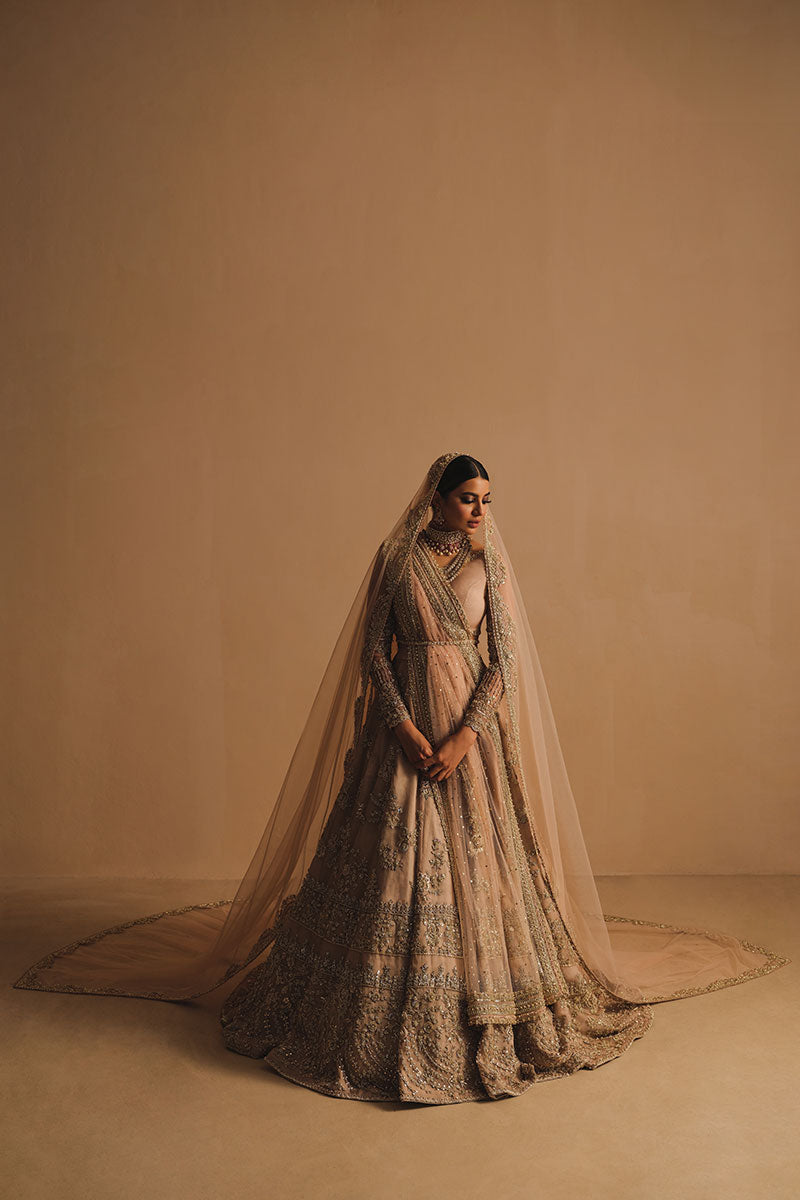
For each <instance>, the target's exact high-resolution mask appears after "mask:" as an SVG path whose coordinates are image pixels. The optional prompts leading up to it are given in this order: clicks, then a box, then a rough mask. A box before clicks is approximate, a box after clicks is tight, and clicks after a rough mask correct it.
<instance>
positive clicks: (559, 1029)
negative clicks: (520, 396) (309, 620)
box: [14, 453, 788, 1104]
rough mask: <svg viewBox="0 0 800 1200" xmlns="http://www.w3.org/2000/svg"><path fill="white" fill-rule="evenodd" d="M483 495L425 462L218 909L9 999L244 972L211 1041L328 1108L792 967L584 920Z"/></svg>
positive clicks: (550, 732)
mask: <svg viewBox="0 0 800 1200" xmlns="http://www.w3.org/2000/svg"><path fill="white" fill-rule="evenodd" d="M491 503H492V494H491V484H490V480H489V476H488V472H487V471H486V469H485V468H484V466H483V465H482V464H481V463H480V462H479V461H478V460H477V459H475V458H472V457H471V456H469V455H466V454H457V453H448V454H444V455H442V456H441V457H439V458H437V459H436V461H435V462H434V463H433V465H432V466H431V467H430V469H429V471H428V472H427V473H426V476H425V478H424V479H423V481H422V483H421V484H420V486H419V487H418V488H417V491H416V493H415V494H414V496H413V497H412V499H411V501H410V503H409V504H408V505H407V507H406V508H405V509H404V511H403V513H402V514H401V516H400V517H399V519H398V520H397V521H396V523H395V525H394V527H393V529H392V530H391V531H390V533H389V534H388V536H387V537H386V538H385V539H384V540H383V542H382V543H381V545H380V547H379V548H378V551H377V552H376V554H375V555H374V557H373V560H372V562H371V563H370V565H369V568H368V570H367V572H366V575H365V576H364V579H363V581H362V584H361V587H360V588H359V591H358V594H357V596H356V598H355V601H354V603H353V606H352V609H351V611H350V614H349V616H348V618H347V620H346V622H345V625H344V628H343V629H342V632H341V634H340V637H339V640H338V642H337V645H336V648H335V650H334V653H333V656H332V658H331V661H330V663H329V665H328V668H327V670H326V672H325V676H324V678H323V680H322V684H321V686H320V689H319V691H318V693H317V697H316V700H315V701H314V704H313V705H312V708H311V712H310V714H309V717H308V720H307V723H306V726H305V728H304V730H303V734H302V736H301V738H300V741H299V743H298V745H297V748H296V749H295V752H294V755H293V758H292V760H291V763H290V766H289V769H288V771H287V774H286V778H285V780H284V783H283V786H282V788H281V791H280V794H279V796H278V799H277V802H276V804H275V807H274V809H273V812H272V814H271V816H270V819H269V822H268V824H267V828H266V830H265V832H264V835H263V837H262V840H261V843H260V845H259V846H258V848H257V850H256V853H255V855H254V857H253V859H252V861H251V863H250V866H249V867H248V869H247V871H246V873H245V875H244V877H243V879H242V881H241V883H240V885H239V887H238V890H237V893H236V896H235V897H234V898H233V900H217V901H211V902H209V903H208V904H204V905H193V906H187V907H186V908H182V909H175V910H171V911H168V912H163V913H156V914H153V915H151V916H147V917H140V918H137V919H135V920H133V921H129V922H127V923H126V924H124V925H121V926H115V927H112V928H110V929H105V930H101V931H100V932H99V933H96V934H93V935H91V936H90V937H87V938H82V939H80V940H79V941H77V942H74V943H72V944H71V945H70V946H66V947H64V948H63V949H62V950H58V951H55V952H53V953H51V954H49V955H47V956H45V958H43V959H42V960H40V961H39V962H38V963H36V964H34V966H32V967H31V968H29V970H28V971H26V972H25V974H24V975H23V976H22V977H21V979H19V980H18V981H17V983H16V984H15V985H14V986H16V987H23V988H32V989H37V990H44V991H61V992H82V993H94V994H104V995H118V996H144V997H147V998H151V999H161V1000H187V999H192V998H194V997H196V996H199V995H203V994H205V993H207V992H210V991H213V990H214V989H215V988H217V987H219V986H220V985H221V984H223V983H225V982H226V981H228V980H230V979H231V978H233V977H234V976H239V979H238V981H237V983H236V985H235V987H234V989H233V990H232V991H231V992H230V993H229V995H228V996H227V998H226V999H225V1000H224V1002H223V1004H222V1007H221V1013H220V1019H221V1027H222V1035H223V1038H224V1041H225V1045H226V1046H227V1047H228V1048H229V1049H231V1050H233V1051H236V1052H238V1053H240V1054H245V1055H249V1056H251V1057H253V1058H261V1059H264V1060H265V1061H266V1062H267V1063H268V1064H269V1065H270V1066H271V1067H272V1068H273V1069H274V1070H276V1071H277V1072H279V1073H280V1074H281V1075H283V1076H285V1077H287V1078H288V1079H291V1080H293V1081H295V1082H297V1083H299V1084H303V1085H305V1086H307V1087H310V1088H314V1089H316V1090H317V1091H320V1092H324V1093H327V1094H328V1095H331V1096H339V1097H346V1098H349V1099H356V1100H398V1099H399V1100H402V1101H411V1102H416V1103H426V1104H448V1103H455V1102H459V1101H465V1100H471V1099H481V1098H484V1099H485V1098H487V1097H489V1098H493V1099H494V1098H500V1097H503V1096H516V1095H519V1094H521V1093H522V1092H524V1091H526V1090H527V1089H528V1088H529V1087H530V1086H531V1085H532V1084H533V1083H534V1082H535V1081H536V1080H540V1079H549V1078H555V1077H558V1076H564V1075H567V1074H570V1073H572V1072H574V1071H576V1070H578V1069H580V1068H583V1067H588V1068H593V1067H597V1066H599V1065H601V1064H602V1063H606V1062H608V1061H610V1060H611V1059H613V1058H616V1057H618V1056H619V1055H620V1054H622V1053H623V1052H624V1051H625V1050H626V1049H627V1048H628V1047H629V1046H630V1044H631V1043H632V1042H633V1041H634V1040H635V1039H636V1038H639V1037H641V1036H642V1034H644V1033H645V1032H646V1030H647V1029H648V1028H649V1026H650V1024H651V1022H652V1019H653V1014H652V1008H651V1006H652V1005H653V1004H654V1003H657V1002H661V1001H666V1000H674V999H678V998H680V997H683V996H691V995H697V994H699V993H701V992H708V991H713V990H715V989H716V988H719V987H725V986H728V985H730V984H736V983H741V982H744V981H745V980H748V979H752V978H755V977H757V976H759V975H763V974H766V973H767V972H769V971H772V970H774V969H775V968H776V967H780V966H782V965H783V964H784V963H785V962H787V961H788V960H787V959H785V958H781V957H779V956H777V955H774V954H771V953H770V952H768V951H766V950H763V949H761V948H760V947H758V946H754V945H751V944H749V943H747V942H742V941H740V940H738V939H736V938H734V937H731V936H729V935H726V934H722V933H717V932H713V931H709V930H699V929H684V928H677V927H674V926H670V925H666V924H661V923H654V922H649V921H642V920H637V919H635V918H627V917H616V916H609V915H607V914H605V913H604V912H603V910H602V908H601V905H600V901H599V897H598V895H597V890H596V886H595V881H594V877H593V875H592V871H591V868H590V865H589V861H588V858H587V855H586V849H585V846H584V842H583V837H582V834H581V830H580V823H579V821H578V817H577V812H576V808H575V802H574V799H573V796H572V792H571V788H570V784H569V780H568V778H567V773H566V768H565V766H564V762H563V758H562V755H561V750H560V747H559V743H558V736H557V733H556V728H555V723H554V720H553V714H552V710H551V708H550V704H549V699H548V696H547V690H546V687H545V682H544V679H543V676H542V672H541V667H540V664H539V659H538V655H537V653H536V648H535V645H534V641H533V637H532V634H531V631H530V626H529V624H528V620H527V616H526V613H525V606H524V601H523V598H522V595H521V593H520V591H519V587H518V584H517V581H516V577H515V575H514V571H513V568H512V565H511V560H510V557H509V554H508V551H507V549H506V547H505V545H504V543H503V540H502V537H501V535H500V531H499V528H498V523H497V521H496V520H495V519H494V516H493V514H492V513H491V511H490V505H491ZM484 638H485V648H486V658H484V657H483V655H482V653H481V646H482V641H483V639H484ZM395 646H396V650H395ZM393 651H395V652H394V653H393ZM487 659H488V661H487ZM248 967H249V970H245V969H246V968H248Z"/></svg>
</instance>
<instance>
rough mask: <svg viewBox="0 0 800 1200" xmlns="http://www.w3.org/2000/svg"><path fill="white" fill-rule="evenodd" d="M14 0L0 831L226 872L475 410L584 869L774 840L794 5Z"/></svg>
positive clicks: (478, 445)
mask: <svg viewBox="0 0 800 1200" xmlns="http://www.w3.org/2000/svg"><path fill="white" fill-rule="evenodd" d="M3 19H4V25H5V28H4V31H3V37H2V45H3V51H2V56H3V78H4V81H5V86H6V92H7V95H6V104H5V105H4V121H5V123H6V149H5V152H4V162H5V166H6V172H5V174H6V183H7V185H9V186H8V187H7V190H6V193H5V198H4V201H3V204H4V207H5V211H4V214H3V231H4V238H5V239H6V246H5V250H4V263H5V268H4V274H5V290H6V293H7V296H6V308H5V317H4V321H3V331H2V337H3V340H4V342H5V366H4V369H3V389H4V394H5V399H4V419H3V430H4V436H3V462H2V484H3V508H2V521H3V525H4V531H5V539H6V540H5V551H4V561H5V564H6V570H5V582H4V585H3V587H4V606H5V611H6V621H5V635H4V637H5V651H4V655H5V665H4V668H3V679H4V701H3V712H2V738H3V742H4V746H3V761H4V764H5V767H4V779H5V782H4V807H5V819H4V820H5V831H4V838H3V862H2V868H3V869H4V870H5V871H6V872H8V873H10V874H28V873H32V874H42V875H47V874H76V875H78V874H91V875H105V874H121V875H132V876H140V875H141V876H160V875H177V876H186V877H192V876H201V875H202V876H217V877H226V876H227V877H231V876H238V875H239V874H240V873H241V872H242V871H243V869H244V867H245V866H246V864H247V862H248V861H249V858H250V854H251V852H252V851H253V849H254V848H255V843H256V840H257V838H258V836H259V835H260V833H261V831H262V829H263V826H264V824H265V822H266V819H267V816H268V813H269V810H270V806H271V804H272V802H273V799H274V797H275V795H276V793H277V789H278V787H279V785H280V782H281V780H282V778H283V774H284V771H285V769H286V767H287V765H288V761H289V758H290V755H291V752H292V750H293V747H294V743H295V740H296V738H297V736H298V734H299V732H300V729H301V727H302V724H303V720H304V717H305V714H306V711H307V708H308V706H309V704H310V702H311V700H312V698H313V696H314V694H315V691H316V687H317V684H318V682H319V679H320V676H321V674H322V671H323V669H324V666H325V664H326V662H327V659H328V656H329V654H330V651H331V649H332V646H333V642H334V640H335V637H336V634H337V633H338V630H339V628H340V626H341V624H342V622H343V620H344V617H345V615H346V612H347V610H348V608H349V605H350V602H351V600H352V597H353V594H354V592H355V589H356V586H357V584H358V582H359V580H360V579H361V576H362V574H363V571H364V570H365V568H366V565H367V563H368V561H369V558H370V557H371V555H372V553H373V551H374V549H375V546H376V543H377V540H378V539H379V538H380V536H382V534H383V532H384V531H385V529H386V527H387V526H388V525H389V524H390V523H391V521H392V520H393V519H394V517H395V516H396V514H397V512H398V511H399V508H400V507H401V506H402V505H403V504H404V503H405V502H406V500H407V498H408V497H409V495H410V494H411V492H412V490H413V488H414V487H415V486H416V484H417V482H418V480H419V478H420V476H421V474H422V471H423V470H424V469H425V467H426V466H427V465H428V463H429V462H430V461H431V460H432V459H433V458H434V457H436V455H438V454H439V453H441V452H442V451H444V450H447V449H455V450H468V451H470V452H472V453H474V454H476V455H478V456H479V457H480V458H481V459H483V461H484V462H485V463H486V465H487V466H488V468H489V470H490V472H491V474H492V478H493V483H494V487H495V501H496V509H495V511H496V513H497V515H498V517H500V518H501V519H502V522H503V527H504V530H505V533H506V538H507V541H508V544H509V546H510V548H511V550H512V553H513V555H514V559H515V563H516V566H517V571H518V574H519V576H520V578H521V581H522V582H523V584H524V586H525V589H526V593H527V596H528V602H529V613H530V617H531V622H532V625H533V628H534V633H535V635H536V637H537V641H538V645H539V651H540V654H541V658H542V662H543V666H544V670H545V675H546V678H547V680H548V683H549V687H550V691H551V698H552V702H553V707H554V710H555V714H556V719H557V722H558V725H559V729H560V733H561V737H562V743H563V748H564V753H565V757H566V761H567V764H568V767H569V770H570V776H571V779H572V784H573V788H574V790H575V794H576V798H577V800H578V804H579V806H580V809H581V812H582V816H583V820H584V827H585V831H586V836H587V841H588V844H589V848H590V853H591V856H592V859H593V862H594V865H595V868H596V869H597V870H598V871H599V872H608V873H614V872H623V873H624V872H785V871H792V870H797V869H798V867H800V853H798V832H800V806H798V803H797V798H798V776H799V775H800V771H799V770H798V768H799V767H800V761H799V759H800V749H799V747H800V739H798V738H797V735H796V730H797V722H798V704H797V700H798V676H799V672H798V662H799V661H800V637H799V636H798V622H797V612H798V582H800V562H799V561H798V543H797V525H796V517H797V513H798V495H797V489H798V473H797V469H796V459H797V449H798V441H797V437H798V423H799V421H800V418H799V415H798V389H797V378H798V368H799V367H800V361H799V360H800V355H799V353H798V344H799V343H798V337H797V334H798V328H797V327H798V315H799V313H800V307H799V306H798V299H799V296H798V292H799V291H800V268H799V266H798V251H799V250H800V225H799V224H798V220H797V214H798V212H800V155H798V153H797V147H798V124H799V123H800V6H798V5H796V4H791V3H786V4H777V3H776V4H764V3H763V2H761V0H752V2H739V0H724V2H723V0H720V2H719V3H705V2H703V0H692V2H689V0H687V2H685V3H680V2H676V0H669V2H667V0H665V2H664V3H655V2H654V3H646V2H642V0H640V2H638V3H624V2H613V0H605V2H593V3H588V2H587V3H575V2H569V0H551V2H549V3H535V2H521V3H517V4H513V3H507V2H500V3H493V4H485V3H483V2H474V3H465V2H464V0H459V2H455V0H454V2H453V3H450V4H445V3H437V2H422V0H421V2H418V3H407V4H403V5H400V4H395V3H389V2H388V0H386V2H385V3H381V2H378V3H375V2H368V0H363V2H349V3H345V2H341V3H339V2H334V3H331V2H330V0H324V2H319V3H313V4H312V3H297V2H294V0H292V2H289V0H285V2H284V3H282V4H277V3H249V2H238V3H231V4H222V3H210V2H208V3H201V2H197V3H194V4H192V3H190V4H185V3H180V4H179V3H176V2H174V0H167V2H164V0H158V2H156V0H152V2H150V3H140V4H136V5H130V4H127V3H124V2H123V0H119V2H116V3H86V2H82V0H71V2H70V3H69V4H61V3H55V2H52V3H32V4H31V3H10V4H6V5H4V18H3Z"/></svg>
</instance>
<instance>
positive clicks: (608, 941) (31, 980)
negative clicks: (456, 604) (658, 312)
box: [14, 452, 788, 1003]
mask: <svg viewBox="0 0 800 1200" xmlns="http://www.w3.org/2000/svg"><path fill="white" fill-rule="evenodd" d="M458 453H460V452H452V453H447V454H443V455H441V456H440V457H439V458H437V459H436V461H435V462H434V463H433V464H432V466H431V467H430V469H429V470H428V471H427V473H426V475H425V477H424V479H423V480H422V482H421V483H420V485H419V487H418V488H417V490H416V492H415V494H414V496H413V497H412V499H411V501H410V502H409V504H408V505H407V506H406V508H405V509H404V510H403V512H402V514H401V515H400V517H399V518H398V519H397V521H396V522H395V524H394V526H393V528H392V529H391V531H390V532H389V534H388V535H387V537H385V538H384V540H383V542H382V543H381V545H380V546H379V548H378V550H377V551H376V553H375V555H374V556H373V558H372V561H371V562H370V564H369V566H368V568H367V571H366V573H365V575H364V577H363V579H362V581H361V584H360V586H359V589H358V592H357V594H356V597H355V600H354V601H353V604H352V607H351V609H350V612H349V614H348V616H347V619H346V621H345V623H344V626H343V628H342V630H341V633H340V634H339V637H338V639H337V642H336V646H335V648H334V651H333V654H332V656H331V659H330V662H329V663H328V666H327V668H326V670H325V674H324V676H323V678H322V682H321V684H320V686H319V690H318V691H317V694H316V697H315V699H314V702H313V704H312V706H311V710H310V712H309V715H308V718H307V720H306V724H305V726H304V728H303V732H302V734H301V736H300V739H299V741H298V743H297V746H296V748H295V751H294V754H293V756H292V759H291V762H290V764H289V767H288V770H287V773H286V776H285V778H284V781H283V784H282V786H281V789H280V792H279V794H278V798H277V800H276V803H275V806H274V808H273V811H272V813H271V815H270V818H269V820H268V822H267V826H266V828H265V830H264V833H263V835H262V837H261V839H260V842H259V844H258V847H257V849H256V852H255V854H254V855H253V858H252V860H251V862H250V864H249V866H248V868H247V870H246V872H245V874H244V876H243V878H242V880H241V882H240V884H239V885H238V888H237V891H236V894H235V896H234V897H233V899H232V900H215V901H210V902H208V903H207V904H201V905H188V906H186V907H184V908H180V909H172V910H168V911H166V912H161V913H154V914H151V915H149V916H145V917H139V918H137V919H135V920H133V921H128V922H126V923H124V924H122V925H117V926H112V927H110V928H107V929H104V930H100V931H99V932H98V933H95V934H92V935H90V936H89V937H85V938H81V939H79V940H78V941H75V942H73V943H72V944H70V945H69V946H65V947H63V948H61V949H60V950H57V951H54V952H53V953H50V954H48V955H46V956H45V957H44V958H42V959H40V960H39V961H38V962H37V963H35V964H34V965H33V966H32V967H30V968H29V969H28V970H27V971H26V972H25V973H24V974H23V975H22V976H21V978H20V979H19V980H17V982H16V983H15V984H14V986H15V987H22V988H30V989H34V990H39V991H54V992H76V993H84V994H96V995H118V996H134V997H142V998H145V999H156V1000H189V999H194V998H196V997H198V996H201V995H204V994H206V993H208V992H210V991H213V990H214V989H215V988H217V987H219V986H220V985H222V984H223V983H225V982H226V981H227V980H229V979H230V978H232V977H233V976H235V975H236V974H238V973H239V972H240V971H242V970H243V969H244V968H245V967H247V966H249V965H251V964H254V963H255V962H256V961H257V960H258V959H259V958H260V957H261V956H263V955H265V954H266V953H268V951H269V948H270V946H271V944H272V941H273V940H274V937H275V932H276V927H277V925H278V924H279V922H280V919H281V916H282V913H283V912H284V911H286V910H287V909H288V908H289V907H290V906H291V904H292V901H293V899H294V897H295V895H296V893H297V891H298V889H299V887H300V884H301V883H302V880H303V878H304V876H305V874H306V871H307V869H308V866H309V864H310V861H311V859H312V857H313V855H314V852H315V849H316V846H317V843H318V841H319V837H320V834H321V832H322V829H323V827H324V824H325V820H326V818H327V815H328V813H329V811H330V807H331V805H332V803H333V802H334V800H335V798H336V796H337V794H338V792H339V789H340V788H341V786H342V783H343V780H344V778H345V772H346V769H347V764H348V753H349V752H350V750H351V749H352V747H353V746H354V745H355V744H356V743H357V742H358V739H359V737H360V734H361V731H362V729H363V727H364V721H365V718H366V713H367V712H368V711H369V709H370V703H371V699H372V689H373V685H372V682H371V678H370V666H371V663H372V656H373V653H374V650H375V648H376V647H377V645H378V643H379V641H380V638H381V634H382V633H383V630H384V627H385V624H386V621H387V619H388V616H389V611H390V608H391V604H392V600H393V598H394V595H395V592H396V590H397V587H398V584H399V582H400V580H401V579H402V577H403V573H404V572H405V571H406V569H407V567H408V564H409V560H410V557H411V555H412V552H413V550H414V546H415V543H416V540H417V537H418V535H419V533H420V530H421V529H422V528H423V527H424V526H425V525H426V524H427V521H428V519H429V517H430V515H431V504H432V500H433V493H434V491H435V489H436V486H437V484H438V482H439V480H440V478H441V475H442V472H443V471H444V469H445V467H446V466H447V464H448V463H449V462H450V461H451V460H452V459H453V458H455V457H457V456H458ZM483 536H484V552H485V562H486V574H487V597H488V604H489V606H490V610H491V616H492V626H493V630H494V636H495V639H496V646H497V652H498V658H499V662H500V664H501V671H502V675H503V683H504V697H503V702H502V706H501V708H502V713H503V716H502V718H501V720H500V731H501V737H502V744H503V751H504V758H505V763H506V767H507V770H508V773H509V778H510V780H511V781H512V784H513V790H514V792H515V795H516V797H517V803H518V811H519V813H520V820H521V822H522V823H523V824H525V825H526V826H527V830H528V832H529V835H530V838H531V839H532V841H533V843H534V844H535V847H536V857H537V860H538V864H539V867H540V869H541V870H542V872H543V874H544V876H545V878H546V881H547V883H548V886H549V888H550V890H551V893H552V895H553V898H554V900H555V903H556V905H557V907H558V909H559V911H560V913H561V916H562V919H563V921H564V924H565V927H566V929H567V931H568V934H569V936H570V938H571V940H572V942H573V944H574V946H575V948H576V950H577V951H578V953H579V954H580V956H581V957H582V959H583V961H584V962H585V964H586V966H587V967H588V968H589V970H590V971H591V972H592V973H593V974H594V975H595V977H596V978H597V979H598V980H599V981H600V982H601V983H603V984H604V986H606V987H607V988H608V989H609V990H610V991H612V992H613V993H614V994H615V995H618V996H619V997H620V998H622V999H625V1000H629V1001H631V1002H633V1003H636V1002H655V1001H658V1000H669V999H676V998H678V997H679V996H685V995H694V994H696V993H698V992H703V991H711V990H714V989H715V988H717V987H724V986H727V985H728V984H733V983H739V982H742V981H743V980H745V979H749V978H752V977H754V976H756V975H760V974H764V973H765V972H767V971H771V970H774V969H775V968H776V967H778V966H781V965H783V963H785V962H786V961H788V960H786V959H784V958H779V957H778V956H776V955H772V954H770V953H769V952H768V951H765V950H761V949H760V948H759V947H756V946H751V945H750V944H749V943H746V942H741V941H739V940H737V939H736V938H732V937H730V936H728V935H726V934H721V933H716V932H713V931H705V930H689V929H682V928H678V927H673V926H668V925H663V924H657V923H654V922H649V921H641V920H637V919H635V918H625V917H609V916H606V915H605V914H604V913H603V911H602V908H601V905H600V900H599V896H598V893H597V888H596V884H595V880H594V876H593V874H592V871H591V867H590V865H589V859H588V855H587V852H586V847H585V844H584V840H583V835H582V832H581V827H580V822H579V820H578V815H577V809H576V806H575V801H574V798H573V795H572V790H571V787H570V783H569V779H568V777H567V772H566V768H565V765H564V760H563V756H562V753H561V748H560V745H559V740H558V735H557V732H556V727H555V721H554V719H553V713H552V710H551V706H550V702H549V698H548V694H547V688H546V686H545V682H544V677H543V675H542V671H541V666H540V663H539V657H538V653H537V651H536V646H535V643H534V640H533V635H532V633H531V630H530V625H529V622H528V619H527V614H526V611H525V604H524V600H523V597H522V594H521V592H520V589H519V585H518V583H517V580H516V576H515V574H514V571H513V567H512V565H511V559H510V556H509V554H508V551H507V549H506V547H505V545H504V543H503V539H502V536H501V534H500V530H499V528H498V524H497V521H496V520H495V519H494V518H493V516H492V515H491V514H490V513H489V512H487V514H486V518H485V522H484V533H483Z"/></svg>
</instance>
